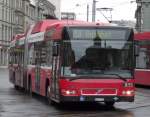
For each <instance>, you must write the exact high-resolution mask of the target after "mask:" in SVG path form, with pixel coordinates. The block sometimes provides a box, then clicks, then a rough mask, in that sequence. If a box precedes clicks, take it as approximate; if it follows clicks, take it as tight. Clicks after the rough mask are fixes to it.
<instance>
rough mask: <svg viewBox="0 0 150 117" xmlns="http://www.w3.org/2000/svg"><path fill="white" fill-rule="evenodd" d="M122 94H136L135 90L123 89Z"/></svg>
mask: <svg viewBox="0 0 150 117" xmlns="http://www.w3.org/2000/svg"><path fill="white" fill-rule="evenodd" d="M122 94H123V95H126V96H131V95H134V91H133V90H127V91H122Z"/></svg>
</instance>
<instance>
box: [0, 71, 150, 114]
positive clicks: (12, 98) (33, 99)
mask: <svg viewBox="0 0 150 117" xmlns="http://www.w3.org/2000/svg"><path fill="white" fill-rule="evenodd" d="M84 116H86V117H150V88H146V89H144V88H137V92H136V98H135V102H134V103H116V104H115V107H114V108H112V109H109V108H107V107H106V106H105V105H104V104H97V103H96V104H95V103H92V104H79V103H78V104H67V105H64V106H60V107H59V106H50V105H48V104H47V102H46V101H45V98H43V97H40V96H37V95H32V96H31V95H28V94H26V93H25V92H23V91H16V90H15V89H14V88H13V85H12V84H10V83H9V81H8V71H7V70H5V69H0V117H84Z"/></svg>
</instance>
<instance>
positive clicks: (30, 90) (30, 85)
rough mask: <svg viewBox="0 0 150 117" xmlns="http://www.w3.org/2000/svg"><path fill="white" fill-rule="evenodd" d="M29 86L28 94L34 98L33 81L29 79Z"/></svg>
mask: <svg viewBox="0 0 150 117" xmlns="http://www.w3.org/2000/svg"><path fill="white" fill-rule="evenodd" d="M28 85H29V86H28V91H27V92H28V94H29V95H31V96H32V81H31V79H29V84H28Z"/></svg>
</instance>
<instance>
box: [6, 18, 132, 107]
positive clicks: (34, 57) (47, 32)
mask: <svg viewBox="0 0 150 117" xmlns="http://www.w3.org/2000/svg"><path fill="white" fill-rule="evenodd" d="M133 35H134V33H133V30H132V29H131V28H128V27H117V26H111V25H108V24H107V25H105V24H101V23H100V24H95V23H88V22H80V21H59V20H44V21H40V22H38V23H37V24H35V25H33V26H32V27H31V28H30V29H29V30H28V31H27V32H26V33H25V34H22V35H16V36H15V37H14V39H13V40H12V42H11V46H10V64H9V73H10V81H11V82H12V83H13V84H14V86H15V87H16V88H18V87H22V88H24V89H26V90H28V91H29V92H34V93H37V94H39V95H42V96H46V97H47V98H48V100H49V101H51V102H57V103H61V102H99V101H102V102H105V104H106V105H109V106H110V105H111V106H112V105H113V104H114V103H115V102H121V101H125V102H133V101H134V95H135V87H134V44H133V41H134V39H133Z"/></svg>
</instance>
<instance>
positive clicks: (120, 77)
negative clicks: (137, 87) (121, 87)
mask: <svg viewBox="0 0 150 117" xmlns="http://www.w3.org/2000/svg"><path fill="white" fill-rule="evenodd" d="M104 75H115V76H117V77H118V78H119V79H121V80H123V81H125V82H126V81H127V80H126V79H125V78H123V77H122V76H120V75H119V74H104Z"/></svg>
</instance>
